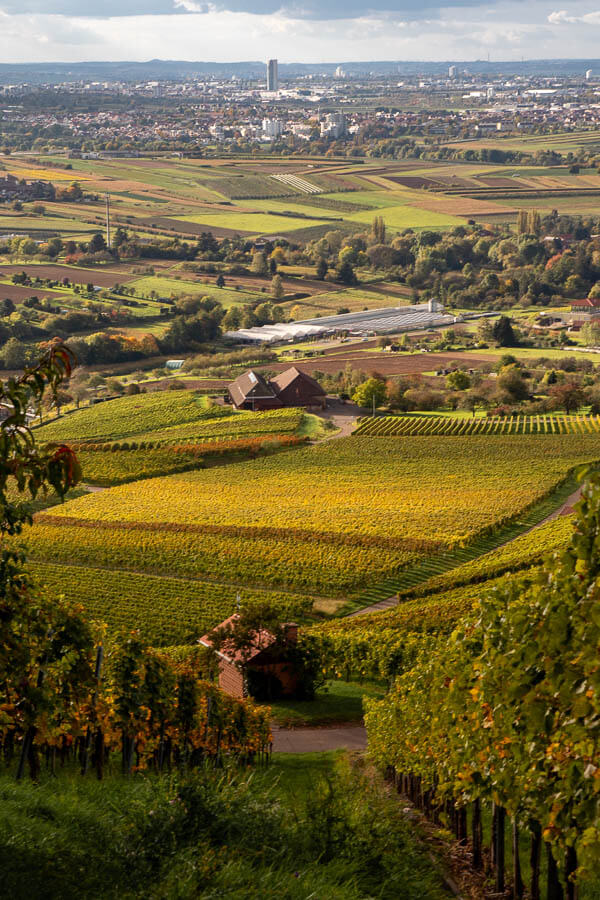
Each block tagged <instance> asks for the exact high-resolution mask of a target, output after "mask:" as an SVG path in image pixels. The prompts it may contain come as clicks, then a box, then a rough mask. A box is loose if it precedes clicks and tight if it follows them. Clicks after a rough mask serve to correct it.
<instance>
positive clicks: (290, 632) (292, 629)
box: [283, 622, 298, 644]
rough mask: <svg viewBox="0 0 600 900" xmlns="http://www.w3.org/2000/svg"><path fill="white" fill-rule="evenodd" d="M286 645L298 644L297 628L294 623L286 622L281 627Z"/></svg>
mask: <svg viewBox="0 0 600 900" xmlns="http://www.w3.org/2000/svg"><path fill="white" fill-rule="evenodd" d="M283 631H284V635H285V643H286V644H296V643H298V626H297V625H296V623H295V622H286V624H285V625H284V626H283Z"/></svg>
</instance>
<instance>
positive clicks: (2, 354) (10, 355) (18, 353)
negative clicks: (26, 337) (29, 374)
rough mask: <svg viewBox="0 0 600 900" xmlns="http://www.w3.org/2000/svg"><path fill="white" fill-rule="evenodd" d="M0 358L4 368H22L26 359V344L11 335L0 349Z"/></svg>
mask: <svg viewBox="0 0 600 900" xmlns="http://www.w3.org/2000/svg"><path fill="white" fill-rule="evenodd" d="M0 360H2V362H3V364H4V368H5V369H22V368H23V367H24V366H25V362H26V360H27V347H26V345H25V344H24V343H23V342H22V341H18V340H17V338H15V337H11V338H10V339H9V340H8V341H7V342H6V344H5V345H4V347H3V348H2V350H0Z"/></svg>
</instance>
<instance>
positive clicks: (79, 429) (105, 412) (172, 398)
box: [36, 391, 231, 441]
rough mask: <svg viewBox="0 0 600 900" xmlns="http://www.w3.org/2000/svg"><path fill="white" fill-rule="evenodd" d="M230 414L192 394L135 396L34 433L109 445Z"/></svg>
mask: <svg viewBox="0 0 600 900" xmlns="http://www.w3.org/2000/svg"><path fill="white" fill-rule="evenodd" d="M230 414H231V413H230V411H229V410H225V409H222V408H219V407H216V408H213V407H208V406H207V405H206V402H205V401H204V400H203V399H202V398H200V397H199V396H198V395H196V394H194V393H193V392H192V391H168V392H155V393H153V394H134V395H132V396H130V397H118V398H115V399H113V400H104V401H103V402H102V403H96V404H95V405H94V406H90V407H86V408H85V409H79V410H76V411H74V412H72V413H69V414H68V415H66V416H62V417H61V418H58V419H55V420H54V421H52V422H49V423H48V424H47V425H43V426H41V427H40V428H39V429H36V439H37V440H38V441H70V440H79V441H82V440H90V441H112V440H116V439H118V438H126V437H131V436H133V435H136V434H140V433H141V432H147V431H162V430H163V429H164V428H168V427H169V426H173V425H180V424H182V423H184V422H199V421H202V420H203V419H206V418H208V419H212V418H215V417H217V416H225V415H230Z"/></svg>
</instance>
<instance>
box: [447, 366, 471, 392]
mask: <svg viewBox="0 0 600 900" xmlns="http://www.w3.org/2000/svg"><path fill="white" fill-rule="evenodd" d="M446 386H447V387H449V388H451V389H452V390H454V391H466V390H467V388H470V387H471V379H470V378H469V376H468V375H467V373H466V372H463V371H462V369H457V370H456V371H455V372H450V374H449V375H446Z"/></svg>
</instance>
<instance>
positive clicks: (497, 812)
mask: <svg viewBox="0 0 600 900" xmlns="http://www.w3.org/2000/svg"><path fill="white" fill-rule="evenodd" d="M494 818H495V819H496V835H495V837H496V841H495V842H496V852H495V854H494V862H495V866H496V893H497V894H502V893H503V892H504V889H505V882H504V830H505V829H504V825H505V820H506V810H505V809H504V807H503V806H497V805H496V806H495V807H494Z"/></svg>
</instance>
